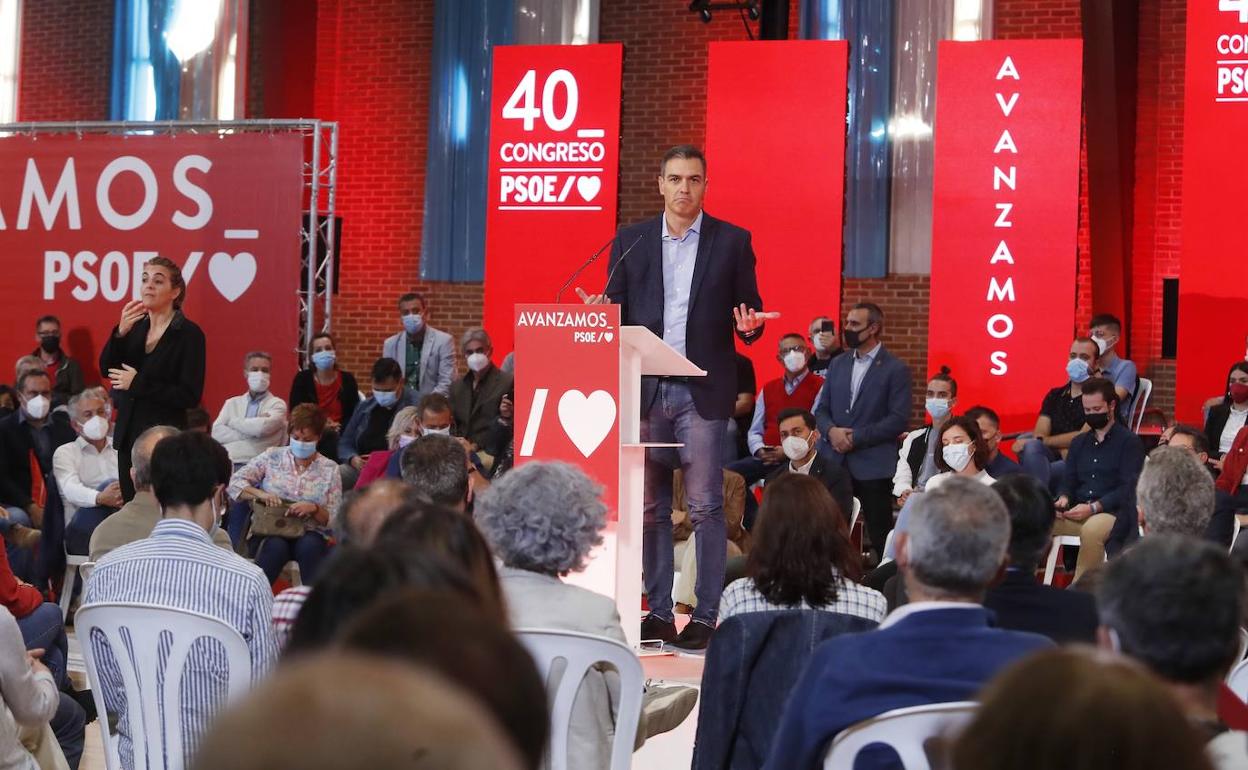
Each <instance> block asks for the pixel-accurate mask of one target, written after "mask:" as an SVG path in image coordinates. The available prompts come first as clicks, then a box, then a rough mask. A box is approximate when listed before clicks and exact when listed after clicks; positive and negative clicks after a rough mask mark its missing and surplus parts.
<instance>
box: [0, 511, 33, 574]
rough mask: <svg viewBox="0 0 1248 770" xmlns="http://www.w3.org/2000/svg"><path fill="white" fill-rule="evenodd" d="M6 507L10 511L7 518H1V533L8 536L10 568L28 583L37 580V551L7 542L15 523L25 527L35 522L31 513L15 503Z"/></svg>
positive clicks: (7, 547) (7, 546)
mask: <svg viewBox="0 0 1248 770" xmlns="http://www.w3.org/2000/svg"><path fill="white" fill-rule="evenodd" d="M4 509H5V510H6V511H8V513H9V517H8V518H7V519H5V518H0V535H4V536H5V537H6V542H5V545H4V552H5V554H6V555H7V556H8V557H9V568H10V569H12V570H13V574H14V575H17V576H18V577H19V578H21V579H22V580H25V581H26V582H27V583H34V582H35V552H34V551H33V550H31V549H28V548H18V547H17V546H15V545H13V544H12V543H9V542H7V537H8V534H9V530H10V529H11V528H13V527H14V526H15V525H21V526H23V527H33V526H34V522H32V521H31V520H30V514H28V513H26V511H23V510H22V509H21V508H18V507H17V506H13V505H6V506H4Z"/></svg>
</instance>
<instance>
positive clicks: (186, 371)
mask: <svg viewBox="0 0 1248 770" xmlns="http://www.w3.org/2000/svg"><path fill="white" fill-rule="evenodd" d="M150 328H151V321H150V320H149V319H148V317H147V316H144V317H143V318H142V319H141V320H140V321H139V322H138V323H136V324H135V325H134V327H133V328H132V329H130V332H129V333H128V334H126V336H124V337H118V336H117V327H116V326H114V327H113V331H112V332H111V333H110V334H109V335H108V342H107V343H105V345H104V349H103V350H101V351H100V374H101V375H103V376H104V377H108V370H109V369H120V368H121V367H122V365H123V364H129V365H130V366H133V367H134V368H135V369H137V370H138V374H137V375H135V377H134V381H133V382H132V383H131V384H130V389H129V390H114V391H113V403H115V404H116V405H117V425H116V428H115V429H114V431H113V446H115V447H117V451H118V452H122V451H126V452H128V451H130V447H131V446H133V445H134V440H135V439H136V438H138V437H139V434H141V433H142V432H143V431H145V430H147V429H148V428H151V427H153V426H156V425H172V426H173V427H175V428H185V427H186V410H188V409H193V408H195V407H197V406H199V401H200V399H201V398H203V395H204V365H205V364H204V359H205V356H206V352H205V342H204V332H203V331H202V330H201V329H200V328H199V327H198V326H196V325H195V323H194V322H193V321H191V320H190V319H189V318H187V317H186V316H184V315H182V313H181V311H178V312H176V313H174V316H173V321H172V323H170V324H169V328H168V329H166V330H165V333H164V335H162V336H161V338H160V341H159V342H157V343H156V348H155V349H154V350H153V351H152V352H151V353H148V352H146V351H145V350H144V345H145V344H146V341H147V332H148V329H150Z"/></svg>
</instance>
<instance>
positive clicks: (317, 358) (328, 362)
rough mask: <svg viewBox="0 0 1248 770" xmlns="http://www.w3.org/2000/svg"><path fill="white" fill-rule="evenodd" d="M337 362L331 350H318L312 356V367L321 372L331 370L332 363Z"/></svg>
mask: <svg viewBox="0 0 1248 770" xmlns="http://www.w3.org/2000/svg"><path fill="white" fill-rule="evenodd" d="M337 360H338V357H337V356H335V355H334V351H332V350H318V351H316V352H315V353H313V354H312V365H313V366H315V367H316V368H317V369H320V370H321V371H322V372H323V371H325V370H326V369H333V368H334V361H337Z"/></svg>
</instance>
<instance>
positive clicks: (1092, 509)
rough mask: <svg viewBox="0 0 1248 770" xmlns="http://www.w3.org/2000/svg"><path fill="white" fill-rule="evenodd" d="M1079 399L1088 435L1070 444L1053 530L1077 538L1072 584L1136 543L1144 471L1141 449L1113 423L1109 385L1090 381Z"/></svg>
mask: <svg viewBox="0 0 1248 770" xmlns="http://www.w3.org/2000/svg"><path fill="white" fill-rule="evenodd" d="M1082 398H1083V408H1084V420H1085V421H1086V422H1087V425H1088V428H1089V430H1088V431H1087V432H1085V433H1083V434H1081V435H1079V436H1077V437H1076V438H1075V439H1074V441H1072V442H1071V444H1070V451H1069V453H1068V454H1067V456H1066V467H1065V470H1064V473H1063V475H1062V479H1061V482H1060V484H1059V487H1058V491H1059V493H1060V496H1059V497H1058V498H1057V519H1058V520H1057V523H1056V524H1055V525H1054V527H1053V534H1055V535H1078V537H1079V559H1078V562H1077V563H1076V565H1075V580H1076V581H1077V580H1079V578H1080V576H1081V575H1083V573H1084V572H1086V571H1087V570H1088V568H1089V567H1092V566H1094V565H1096V564H1100V563H1101V561H1102V560H1103V559H1104V558H1105V556H1106V555H1109V556H1113V555H1114V554H1116V553H1117V552H1118V551H1119V550H1121V549H1122V547H1123V546H1124V545H1126V544H1127V543H1130V542H1131V541H1133V540H1134V539H1135V538H1136V537H1137V535H1138V533H1139V529H1138V527H1137V520H1138V516H1137V514H1136V500H1135V484H1136V481H1137V480H1138V479H1139V476H1140V469H1141V467H1142V466H1143V465H1144V445H1143V444H1141V443H1140V440H1139V438H1137V437H1136V435H1135V434H1134V433H1132V432H1131V431H1130V430H1129V429H1127V428H1125V427H1123V426H1122V424H1121V423H1119V422H1118V419H1117V415H1116V411H1117V409H1116V407H1117V403H1118V402H1117V401H1116V399H1117V398H1118V394H1117V393H1116V392H1115V391H1114V386H1113V384H1112V383H1111V382H1109V380H1103V379H1099V378H1098V379H1094V380H1089V381H1088V382H1086V383H1084V385H1083V396H1082Z"/></svg>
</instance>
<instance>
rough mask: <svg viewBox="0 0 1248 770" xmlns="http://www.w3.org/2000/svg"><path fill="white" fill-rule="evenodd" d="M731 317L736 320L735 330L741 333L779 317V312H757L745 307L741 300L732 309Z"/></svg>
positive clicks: (750, 330) (748, 331) (746, 332)
mask: <svg viewBox="0 0 1248 770" xmlns="http://www.w3.org/2000/svg"><path fill="white" fill-rule="evenodd" d="M732 317H733V320H735V321H736V322H737V331H739V332H741V333H743V334H748V333H750V332H752V331H754V330H755V329H757V328H759V327H760V326H762V325H763V324H764V323H766V322H767V321H770V320H772V319H775V318H779V317H780V314H779V313H775V312H771V313H763V312H759V311H757V310H754V309H753V308H747V307H746V306H745V303H744V302H742V303H741V306H740V307H734V308H733V309H732Z"/></svg>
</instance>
